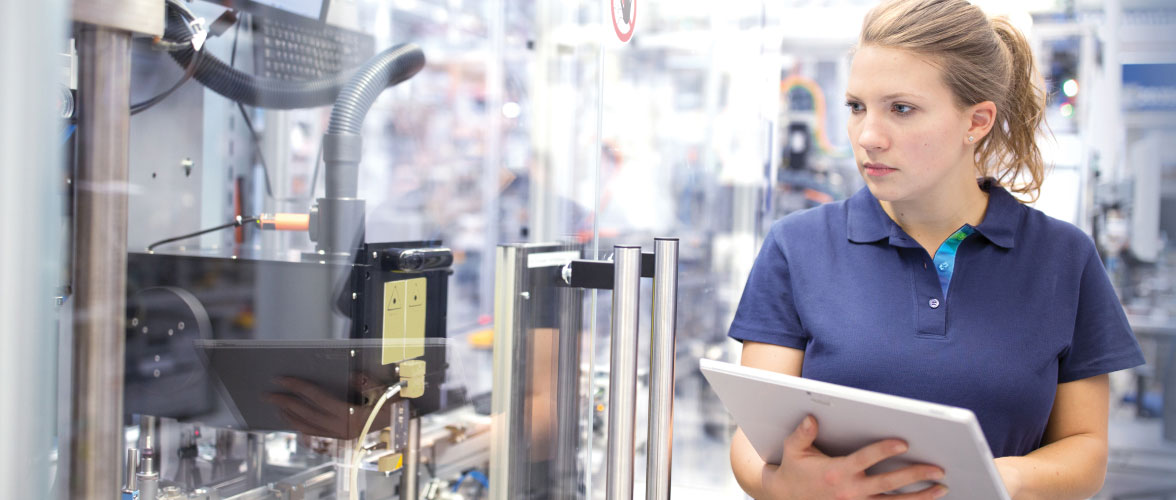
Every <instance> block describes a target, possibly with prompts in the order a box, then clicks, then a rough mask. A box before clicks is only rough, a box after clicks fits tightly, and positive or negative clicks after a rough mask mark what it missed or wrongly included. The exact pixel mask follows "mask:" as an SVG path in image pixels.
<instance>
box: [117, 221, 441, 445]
mask: <svg viewBox="0 0 1176 500" xmlns="http://www.w3.org/2000/svg"><path fill="white" fill-rule="evenodd" d="M422 253H423V254H425V255H428V256H430V258H429V259H428V260H427V262H426V263H427V265H423V266H422V265H418V266H415V267H412V268H410V269H414V270H404V269H402V268H400V266H398V265H397V264H398V263H401V262H418V261H419V259H409V258H401V257H400V256H402V255H403V256H411V255H419V254H422ZM451 262H452V256H451V255H449V252H448V250H447V249H444V248H440V242H438V241H412V242H400V243H369V244H364V245H363V246H362V247H361V248H360V250H359V251H358V252H357V253H356V255H355V257H354V258H353V262H350V263H335V262H330V261H328V260H315V255H314V254H308V255H307V258H306V259H304V260H303V261H301V262H288V261H266V260H252V259H238V258H225V257H207V256H193V255H167V254H147V253H131V254H129V255H128V266H127V269H128V270H127V323H126V324H127V333H126V335H127V342H126V378H125V391H124V394H125V404H124V415H125V417H126V419H127V421H128V422H129V421H130V420H131V418H132V416H133V415H152V416H158V417H167V418H174V419H178V420H180V421H190V422H200V423H203V424H206V425H214V426H225V427H234V428H242V429H249V428H250V426H249V425H248V423H247V422H242V421H241V418H240V415H239V412H237V411H235V408H234V407H233V405H234V403H233V402H232V401H231V398H230V397H229V396H228V394H226V393H225V390H224V384H221V383H220V380H218V379H217V377H216V376H215V375H214V374H213V373H211V372H210V370H209V367H208V363H207V358H206V357H204V354H203V353H202V352H201V351H200V349H198V348H197V345H198V344H200V345H203V344H207V343H208V342H209V341H226V342H234V341H248V342H252V343H256V344H260V345H270V344H273V345H285V344H289V343H291V342H294V343H297V342H309V343H312V344H313V341H326V342H335V343H336V344H339V343H342V344H347V342H348V341H349V340H352V341H353V340H356V339H359V340H360V342H354V343H355V344H368V345H371V344H372V343H373V341H375V342H376V343H377V344H378V339H380V338H381V332H382V331H383V326H384V325H383V318H384V313H383V311H384V307H385V305H384V303H383V296H384V292H383V290H384V283H385V282H391V281H398V280H407V279H413V278H425V279H426V298H425V306H426V315H425V339H426V340H425V341H426V342H427V343H428V345H427V348H426V349H425V354H424V356H422V357H421V358H419V359H423V360H424V361H425V363H426V368H427V370H426V375H425V394H424V395H423V396H422V397H420V398H416V399H413V400H412V402H411V408H412V412H413V413H414V414H418V415H420V414H427V413H432V412H434V411H437V410H439V409H442V408H443V407H444V406H445V401H444V400H443V399H444V397H443V394H442V390H441V387H442V384H443V383H444V381H445V372H446V368H447V367H448V365H447V362H446V356H445V347H444V342H443V341H441V340H437V339H444V338H445V334H446V315H447V310H446V304H447V300H446V298H447V294H448V289H447V288H448V278H449V275H450V274H452V271H451V269H450V268H449V264H450V263H451ZM430 266H432V267H430ZM368 339H370V340H368ZM353 357H354V356H353ZM378 362H379V361H378V358H377V360H376V362H375V363H378ZM344 363H348V362H346V361H345V362H344ZM372 364H373V362H372V361H371V357H370V356H367V357H365V356H359V357H354V360H353V361H350V362H349V364H344V365H340V366H338V367H335V366H324V367H323V369H324V370H346V371H348V372H356V371H363V370H368V369H372V368H380V367H373V366H364V365H372ZM303 368H304V367H303ZM242 369H246V370H247V369H248V367H242ZM222 376H223V374H222ZM261 376H262V374H258V377H259V378H260V377H261ZM263 382H264V380H260V379H259V380H258V383H263ZM335 396H336V397H337V398H338V399H340V400H347V401H348V402H350V403H355V404H363V403H364V401H363V400H362V397H361V395H360V394H358V393H355V392H348V393H347V394H336V395H335ZM269 430H273V429H269Z"/></svg>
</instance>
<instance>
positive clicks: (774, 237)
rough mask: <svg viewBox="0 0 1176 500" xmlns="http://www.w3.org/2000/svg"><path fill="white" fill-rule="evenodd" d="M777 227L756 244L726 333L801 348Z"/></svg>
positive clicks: (804, 341)
mask: <svg viewBox="0 0 1176 500" xmlns="http://www.w3.org/2000/svg"><path fill="white" fill-rule="evenodd" d="M779 229H780V225H779V224H777V225H776V227H774V228H773V231H771V232H770V233H769V234H768V238H767V239H765V240H764V244H763V247H762V248H760V253H759V256H758V257H756V259H755V264H754V265H752V268H751V274H750V275H749V276H748V277H747V286H745V287H744V288H743V297H742V298H740V299H739V307H738V308H737V309H736V310H735V319H734V321H732V322H731V330H730V331H729V332H728V333H727V335H728V336H730V337H731V338H733V339H735V340H738V341H741V342H742V341H744V340H750V341H753V342H763V343H766V344H775V345H780V346H784V347H791V348H794V349H804V348H805V345H806V344H807V342H808V339H807V338H806V335H805V334H804V328H803V327H802V326H801V323H800V316H799V315H798V314H797V312H796V303H795V302H794V299H793V294H792V280H791V276H790V274H789V271H788V260H787V259H786V258H785V255H784V251H783V249H782V248H781V247H780V244H779V241H778V237H779Z"/></svg>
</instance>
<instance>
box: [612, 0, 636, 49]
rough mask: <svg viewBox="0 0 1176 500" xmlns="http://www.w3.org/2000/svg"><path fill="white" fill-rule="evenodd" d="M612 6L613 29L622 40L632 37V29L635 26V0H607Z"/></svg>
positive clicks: (625, 40) (626, 40)
mask: <svg viewBox="0 0 1176 500" xmlns="http://www.w3.org/2000/svg"><path fill="white" fill-rule="evenodd" d="M609 6H610V7H611V8H612V25H613V30H614V31H616V32H617V38H619V39H620V40H621V41H622V42H628V41H629V39H630V38H633V30H634V28H635V27H636V26H637V0H609Z"/></svg>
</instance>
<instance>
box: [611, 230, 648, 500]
mask: <svg viewBox="0 0 1176 500" xmlns="http://www.w3.org/2000/svg"><path fill="white" fill-rule="evenodd" d="M613 249H614V252H615V254H614V255H615V257H614V259H613V261H614V263H613V265H614V267H613V297H612V346H611V348H610V351H611V352H610V362H609V384H608V456H607V457H606V459H607V462H608V478H607V499H608V500H631V499H632V498H633V458H634V457H633V453H634V432H633V431H634V427H636V425H637V329H638V323H639V321H640V314H639V310H640V302H641V247H635V246H622V245H617V246H614V247H613Z"/></svg>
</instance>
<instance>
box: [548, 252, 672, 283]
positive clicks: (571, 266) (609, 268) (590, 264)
mask: <svg viewBox="0 0 1176 500" xmlns="http://www.w3.org/2000/svg"><path fill="white" fill-rule="evenodd" d="M653 276H654V256H653V253H652V252H642V253H641V277H642V278H652V277H653ZM562 277H563V284H564V285H567V286H571V287H575V288H595V289H597V290H612V289H613V261H611V260H573V261H571V262H569V263H567V265H565V266H564V267H563V271H562Z"/></svg>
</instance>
